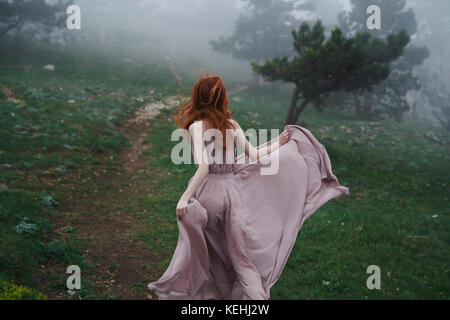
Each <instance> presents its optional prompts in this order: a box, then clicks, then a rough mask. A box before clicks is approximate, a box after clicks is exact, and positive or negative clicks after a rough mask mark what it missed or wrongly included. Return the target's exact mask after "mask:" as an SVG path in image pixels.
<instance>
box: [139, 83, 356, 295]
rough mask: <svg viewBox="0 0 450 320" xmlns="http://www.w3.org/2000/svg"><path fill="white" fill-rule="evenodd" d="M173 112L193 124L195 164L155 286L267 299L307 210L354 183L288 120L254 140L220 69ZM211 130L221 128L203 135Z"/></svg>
mask: <svg viewBox="0 0 450 320" xmlns="http://www.w3.org/2000/svg"><path fill="white" fill-rule="evenodd" d="M175 120H176V123H177V125H178V126H179V127H181V128H184V129H188V131H189V134H190V137H189V138H190V141H191V146H192V152H193V154H194V159H195V161H196V166H197V171H196V173H195V175H194V176H193V177H192V178H191V179H190V180H189V182H188V186H187V189H186V191H185V192H184V193H183V195H182V196H181V198H180V201H179V202H178V204H177V208H176V214H177V217H178V220H177V223H178V228H179V236H178V243H177V246H176V249H175V252H174V255H173V257H172V260H171V262H170V264H169V266H168V268H167V270H166V271H165V273H164V274H163V275H162V277H161V278H160V279H159V280H157V281H155V282H151V283H150V284H149V285H148V287H149V289H151V290H153V291H155V292H156V294H157V295H158V298H159V299H193V300H197V299H224V300H231V299H233V300H235V299H238V300H250V299H251V300H261V299H262V300H266V299H269V298H270V288H271V287H272V286H273V285H274V284H275V282H276V281H277V280H278V278H279V276H280V274H281V271H282V270H283V268H284V266H285V264H286V261H287V259H288V257H289V254H290V252H291V250H292V247H293V245H294V243H295V240H296V237H297V234H298V231H299V230H300V228H301V226H302V224H303V222H304V221H305V219H306V218H307V217H309V216H310V215H311V214H312V213H314V212H315V211H316V210H317V209H318V208H319V207H320V206H322V205H323V204H324V203H326V202H327V201H328V200H331V199H333V198H336V197H339V196H340V195H342V194H347V195H349V190H348V188H346V187H344V186H342V185H340V184H339V181H338V179H337V178H336V176H335V175H334V174H333V173H332V171H331V164H330V159H329V157H328V154H327V152H326V150H325V148H324V146H323V145H322V144H320V143H319V142H318V141H317V140H316V139H315V138H314V136H313V135H312V134H311V133H310V132H309V131H308V130H307V129H305V128H302V127H300V126H297V125H287V126H285V130H284V131H283V132H282V133H281V134H280V135H279V136H278V137H277V138H275V139H273V140H271V141H269V142H267V143H264V144H262V145H260V146H259V147H256V148H255V147H254V146H253V145H252V144H251V143H250V142H249V141H247V139H246V138H245V135H244V132H243V131H242V129H241V127H240V126H239V124H238V123H237V122H236V121H235V120H234V119H232V115H231V113H230V112H229V110H228V97H227V94H226V89H225V86H224V85H223V83H222V80H221V79H220V77H218V76H206V77H203V78H201V79H199V80H198V81H197V82H196V83H195V85H194V87H193V90H192V97H191V99H190V100H189V101H188V102H187V103H186V104H184V105H182V106H180V107H179V108H178V109H177V112H176V114H175ZM211 130H212V131H214V132H215V133H219V134H218V135H217V134H216V135H214V136H213V137H211V138H209V139H208V138H205V136H207V134H206V133H207V132H209V131H211ZM217 137H219V138H218V139H217ZM221 137H223V139H222V138H221ZM211 146H213V149H212V152H211V148H210V147H211ZM237 146H239V147H240V148H241V149H242V150H244V153H243V154H242V155H240V156H239V157H236V147H237ZM221 151H223V152H224V153H225V154H226V156H223V155H222V156H221V157H216V156H217V154H218V152H221ZM230 155H231V158H232V161H217V159H219V160H224V159H225V158H226V159H229V158H228V157H230ZM273 164H276V165H275V166H272V165H273ZM271 167H273V168H275V169H276V170H272V172H271V173H270V174H267V172H266V174H264V173H263V170H264V169H266V170H269V169H270V168H271ZM269 171H270V170H269Z"/></svg>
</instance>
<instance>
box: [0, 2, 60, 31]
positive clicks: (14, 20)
mask: <svg viewBox="0 0 450 320" xmlns="http://www.w3.org/2000/svg"><path fill="white" fill-rule="evenodd" d="M66 6H67V0H62V1H61V0H60V1H57V2H56V3H55V4H54V5H49V4H48V3H47V2H45V0H14V1H10V0H0V37H2V36H5V35H7V34H9V33H11V32H16V33H18V32H20V31H21V30H22V28H23V27H24V26H26V25H27V24H30V25H32V26H33V28H32V30H33V33H44V32H50V31H51V29H52V28H53V27H58V26H59V27H65V24H63V22H64V21H65V17H66V16H65V13H66Z"/></svg>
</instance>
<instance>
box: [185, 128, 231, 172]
mask: <svg viewBox="0 0 450 320" xmlns="http://www.w3.org/2000/svg"><path fill="white" fill-rule="evenodd" d="M214 140H215V139H214V137H212V139H211V140H210V141H205V147H206V152H207V155H208V158H209V173H212V174H221V173H232V172H233V168H234V165H235V161H236V155H237V148H236V138H235V139H234V150H226V149H223V148H222V146H220V145H219V144H217V143H216V142H215V141H214ZM221 150H223V152H222V156H220V155H217V157H216V152H221ZM192 152H193V153H194V146H193V144H192ZM227 156H228V157H227ZM195 165H196V166H197V167H198V164H197V163H196V164H195Z"/></svg>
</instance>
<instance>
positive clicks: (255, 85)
mask: <svg viewBox="0 0 450 320" xmlns="http://www.w3.org/2000/svg"><path fill="white" fill-rule="evenodd" d="M258 87H259V73H256V72H254V73H253V88H258Z"/></svg>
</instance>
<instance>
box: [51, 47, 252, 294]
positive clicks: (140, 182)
mask: <svg viewBox="0 0 450 320" xmlns="http://www.w3.org/2000/svg"><path fill="white" fill-rule="evenodd" d="M172 51H173V50H172ZM173 57H174V52H172V54H171V55H170V56H167V57H166V60H167V63H168V67H169V70H170V72H171V73H172V75H173V76H174V78H175V81H176V82H177V83H178V85H180V86H181V84H182V78H181V76H180V75H179V74H178V73H177V72H176V70H175V67H174V58H173ZM246 88H247V86H246V85H238V86H236V87H235V88H232V89H231V90H230V91H229V94H234V93H238V92H240V91H242V90H245V89H246ZM186 99H187V98H186V97H183V96H179V95H177V96H167V97H165V98H164V99H163V100H162V101H156V102H153V103H150V104H147V105H144V106H143V107H142V108H140V109H139V110H138V111H137V112H136V113H135V117H134V118H132V119H129V120H128V121H127V122H126V123H125V124H124V125H123V126H122V127H121V128H119V132H120V133H121V134H122V135H123V136H125V137H126V138H127V139H128V141H129V146H127V147H125V148H122V150H121V151H120V153H119V154H117V155H116V156H118V157H119V163H120V166H119V172H117V174H108V172H105V170H103V173H95V174H94V175H95V177H92V182H93V184H94V185H95V190H93V192H86V193H85V194H83V196H82V197H79V198H76V197H74V198H71V199H70V201H69V202H70V204H68V205H67V206H66V208H64V209H65V215H63V217H62V218H61V219H60V221H58V225H59V227H60V229H63V228H64V227H65V226H68V225H70V226H73V227H74V228H75V230H76V237H77V239H79V240H82V241H84V242H85V243H86V247H87V248H88V250H87V251H86V252H85V259H86V261H88V262H89V263H91V264H92V265H93V267H92V268H91V269H90V270H86V271H84V272H83V271H82V273H83V274H84V275H85V276H86V277H88V281H89V283H90V284H91V288H89V291H90V292H92V293H94V294H95V295H96V296H100V297H105V298H113V299H140V300H145V299H156V297H154V296H152V295H151V294H150V291H149V290H148V289H147V284H148V282H149V281H150V279H155V278H157V277H158V276H159V275H157V274H154V271H152V270H155V269H156V268H155V265H156V263H158V262H159V259H158V257H157V256H155V255H153V254H152V252H151V251H150V250H149V249H148V247H147V246H146V245H145V244H144V243H143V242H141V241H139V240H137V239H136V238H135V235H136V234H138V233H139V232H140V231H142V230H143V228H145V227H146V226H148V224H147V223H146V221H145V215H142V214H138V213H142V212H144V213H146V212H149V211H150V209H149V208H143V207H142V205H140V204H139V201H138V200H137V199H138V198H139V197H145V196H146V195H148V194H149V192H150V191H151V183H152V178H151V175H152V168H151V167H149V166H148V165H147V161H146V159H145V156H143V152H145V151H147V150H149V149H151V145H150V144H146V143H145V140H146V138H147V137H148V136H149V135H151V133H152V128H151V126H150V125H149V122H148V121H147V120H149V119H152V118H154V117H155V116H156V115H158V114H159V112H160V110H162V109H164V108H172V107H175V106H179V105H180V104H181V102H182V101H185V100H186ZM147 210H148V211H147ZM61 235H62V236H63V234H62V233H61ZM62 297H63V296H62V293H58V294H56V296H54V295H53V296H52V293H51V290H49V298H52V299H60V298H62Z"/></svg>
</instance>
